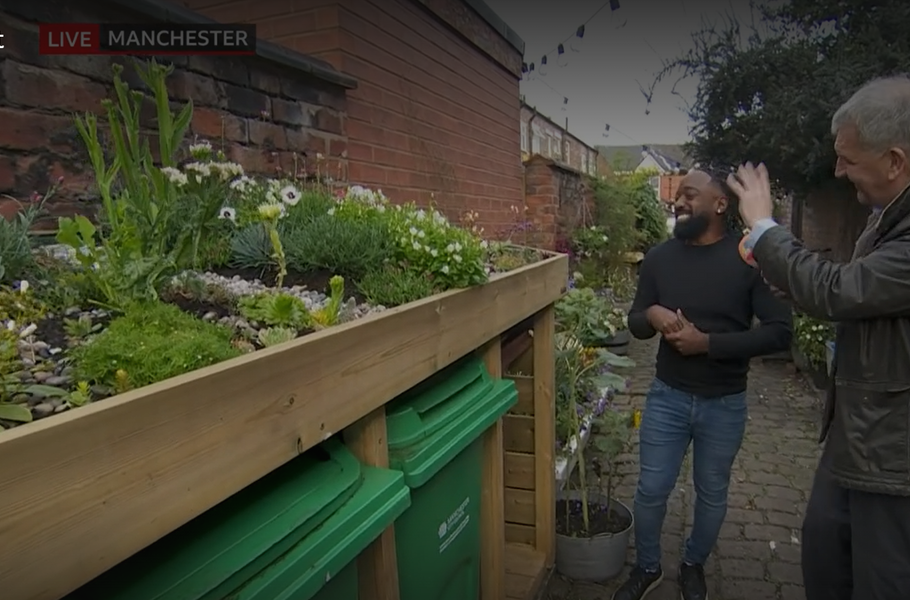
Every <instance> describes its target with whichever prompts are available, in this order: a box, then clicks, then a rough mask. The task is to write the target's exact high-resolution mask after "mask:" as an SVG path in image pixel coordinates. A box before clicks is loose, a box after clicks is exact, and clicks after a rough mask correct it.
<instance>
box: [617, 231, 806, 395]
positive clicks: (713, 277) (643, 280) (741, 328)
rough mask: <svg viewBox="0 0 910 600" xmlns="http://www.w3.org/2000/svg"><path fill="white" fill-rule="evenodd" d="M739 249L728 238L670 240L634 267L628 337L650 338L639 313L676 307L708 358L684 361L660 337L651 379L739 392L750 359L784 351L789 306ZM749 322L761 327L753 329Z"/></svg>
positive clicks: (690, 388)
mask: <svg viewBox="0 0 910 600" xmlns="http://www.w3.org/2000/svg"><path fill="white" fill-rule="evenodd" d="M738 244H739V238H738V237H736V236H733V235H730V236H727V237H725V238H724V239H722V240H720V241H719V242H717V243H714V244H711V245H708V246H695V245H691V244H685V243H683V242H681V241H679V240H677V239H671V240H669V241H666V242H664V243H663V244H661V245H659V246H657V247H656V248H653V249H652V250H651V251H650V252H648V254H647V256H645V259H644V261H643V262H642V264H641V270H640V272H639V276H638V290H637V291H636V294H635V300H634V301H633V303H632V308H631V310H630V311H629V330H630V331H631V333H632V335H634V336H635V337H637V338H639V339H648V338H650V337H653V336H654V335H655V334H656V333H657V332H656V331H655V330H654V328H653V327H652V326H651V324H650V323H649V322H648V318H647V316H645V311H646V310H647V309H648V308H649V307H650V306H653V305H655V304H658V305H660V306H664V307H666V308H669V309H670V310H673V311H674V312H675V311H676V310H677V309H681V310H682V312H683V314H684V315H685V316H686V318H687V319H688V320H689V321H691V322H692V324H693V325H695V327H697V328H698V329H699V330H701V331H703V332H705V333H707V334H708V340H709V342H708V347H709V350H708V354H707V355H701V356H698V355H696V356H683V355H682V354H680V353H679V352H677V351H676V349H675V348H673V346H671V345H670V344H669V343H667V341H666V340H664V339H661V340H660V348H659V350H658V352H657V378H658V379H660V380H661V381H663V382H664V383H666V384H667V385H669V386H671V387H673V388H676V389H678V390H681V391H683V392H688V393H691V394H696V395H699V396H702V397H707V398H714V397H719V396H725V395H729V394H736V393H739V392H742V391H744V390H745V389H746V377H747V375H748V372H749V360H750V359H751V358H753V357H755V356H760V355H763V354H773V353H775V352H780V351H782V350H786V349H788V348H789V347H790V340H791V337H792V331H793V314H792V311H791V309H790V306H789V305H788V304H787V303H785V302H783V301H782V300H779V299H778V298H776V297H775V296H774V295H773V293H772V292H771V290H770V289H769V288H768V286H767V285H766V284H765V282H764V281H763V280H762V277H761V274H760V273H759V271H758V270H757V269H754V268H752V267H750V266H749V265H747V264H746V263H745V262H744V261H743V260H742V259H741V258H740V256H739V249H738ZM754 317H758V319H759V320H760V321H761V326H760V327H757V328H754V329H753V327H752V322H753V318H754Z"/></svg>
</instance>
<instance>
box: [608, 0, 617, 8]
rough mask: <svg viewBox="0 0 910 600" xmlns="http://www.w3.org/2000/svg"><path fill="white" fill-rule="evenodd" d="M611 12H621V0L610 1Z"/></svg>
mask: <svg viewBox="0 0 910 600" xmlns="http://www.w3.org/2000/svg"><path fill="white" fill-rule="evenodd" d="M610 10H619V0H610Z"/></svg>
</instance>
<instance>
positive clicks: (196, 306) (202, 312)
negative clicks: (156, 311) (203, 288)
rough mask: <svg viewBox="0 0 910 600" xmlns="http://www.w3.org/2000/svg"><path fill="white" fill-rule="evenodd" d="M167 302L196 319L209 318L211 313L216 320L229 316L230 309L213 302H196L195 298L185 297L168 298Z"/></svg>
mask: <svg viewBox="0 0 910 600" xmlns="http://www.w3.org/2000/svg"><path fill="white" fill-rule="evenodd" d="M168 302H170V303H171V304H174V305H175V306H176V307H177V308H179V309H180V310H182V311H183V312H185V313H189V314H191V315H193V316H195V317H197V318H200V319H202V318H203V317H205V316H206V315H209V316H211V314H212V313H214V314H215V319H209V320H216V319H221V318H223V317H230V316H231V314H232V313H231V309H230V307H228V306H224V305H222V304H217V303H215V302H209V301H207V300H197V299H196V298H187V297H186V296H178V295H175V296H174V297H173V298H168Z"/></svg>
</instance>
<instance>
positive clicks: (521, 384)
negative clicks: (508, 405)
mask: <svg viewBox="0 0 910 600" xmlns="http://www.w3.org/2000/svg"><path fill="white" fill-rule="evenodd" d="M506 378H507V379H511V380H512V381H514V382H515V389H516V390H518V402H517V403H516V404H515V406H513V407H512V409H511V410H510V411H509V413H510V414H513V415H533V414H534V378H533V377H531V376H529V375H508V376H506Z"/></svg>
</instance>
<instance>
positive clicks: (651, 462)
mask: <svg viewBox="0 0 910 600" xmlns="http://www.w3.org/2000/svg"><path fill="white" fill-rule="evenodd" d="M747 414H748V408H747V405H746V394H745V392H743V393H741V394H734V395H731V396H723V397H721V398H702V397H699V396H696V395H693V394H687V393H685V392H681V391H679V390H676V389H673V388H671V387H670V386H668V385H667V384H665V383H664V382H662V381H660V380H659V379H655V380H654V383H653V384H652V385H651V389H650V390H649V391H648V396H647V399H646V400H645V409H644V412H643V414H642V420H641V429H640V431H639V433H640V445H639V460H640V474H639V476H638V489H637V490H636V491H635V549H636V555H637V562H638V566H639V567H641V568H642V569H645V570H647V571H655V570H657V569H658V568H659V567H660V558H661V555H660V533H661V529H662V528H663V524H664V517H665V516H666V514H667V499H668V498H669V497H670V493H671V492H672V491H673V488H674V487H675V486H676V480H677V478H678V477H679V470H680V467H681V466H682V462H683V459H684V458H685V456H686V450H688V448H689V442H690V441H691V442H692V446H693V450H692V455H693V456H692V462H693V473H692V476H693V480H694V483H695V493H696V501H695V522H694V523H693V525H692V533H691V534H690V536H689V539H687V540H686V551H685V555H684V557H683V560H684V561H685V562H687V563H689V564H699V565H703V564H705V561H706V560H708V555H709V554H711V550H712V549H713V548H714V544H715V542H717V536H718V534H719V533H720V527H721V525H723V522H724V518H725V517H726V516H727V490H728V489H729V487H730V470H731V469H732V468H733V460H734V459H735V458H736V454H737V452H739V448H740V446H741V445H742V441H743V434H744V433H745V430H746V417H747Z"/></svg>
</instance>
